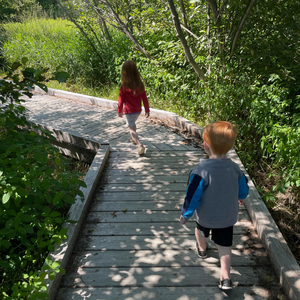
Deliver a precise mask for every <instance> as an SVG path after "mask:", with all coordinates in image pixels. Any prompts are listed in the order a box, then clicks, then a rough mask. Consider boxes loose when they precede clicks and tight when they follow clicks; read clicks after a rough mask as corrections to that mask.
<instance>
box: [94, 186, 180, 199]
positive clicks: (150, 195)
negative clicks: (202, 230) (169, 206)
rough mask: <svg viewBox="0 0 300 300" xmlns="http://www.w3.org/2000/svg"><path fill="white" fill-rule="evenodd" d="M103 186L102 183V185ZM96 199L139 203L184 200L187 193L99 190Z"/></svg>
mask: <svg viewBox="0 0 300 300" xmlns="http://www.w3.org/2000/svg"><path fill="white" fill-rule="evenodd" d="M100 184H101V183H100ZM95 196H96V199H97V200H99V201H116V200H122V201H137V200H145V201H146V200H174V199H175V200H178V199H184V197H185V191H180V192H176V191H160V192H153V191H145V192H141V191H138V192H126V193H122V192H103V191H102V190H99V189H98V190H97V192H96V195H95Z"/></svg>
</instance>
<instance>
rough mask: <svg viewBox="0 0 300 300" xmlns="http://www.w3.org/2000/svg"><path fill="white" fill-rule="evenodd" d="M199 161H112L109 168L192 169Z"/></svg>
mask: <svg viewBox="0 0 300 300" xmlns="http://www.w3.org/2000/svg"><path fill="white" fill-rule="evenodd" d="M155 146H157V144H155ZM196 164H197V163H195V162H193V161H188V162H185V163H183V162H182V163H181V164H176V166H174V164H172V162H168V161H166V162H163V160H161V161H157V162H153V163H152V162H150V161H149V162H146V161H142V162H137V163H133V162H129V163H128V162H126V163H123V164H118V163H117V162H112V163H108V168H112V169H132V168H134V169H143V168H149V169H170V168H176V169H186V170H191V169H192V168H194V167H195V166H196Z"/></svg>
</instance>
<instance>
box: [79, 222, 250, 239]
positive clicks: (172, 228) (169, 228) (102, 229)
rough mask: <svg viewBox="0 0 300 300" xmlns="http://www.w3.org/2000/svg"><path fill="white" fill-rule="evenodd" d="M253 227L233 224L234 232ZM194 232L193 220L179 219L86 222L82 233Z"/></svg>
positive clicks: (128, 234)
mask: <svg viewBox="0 0 300 300" xmlns="http://www.w3.org/2000/svg"><path fill="white" fill-rule="evenodd" d="M104 221H105V220H104ZM249 228H250V229H252V228H253V225H252V223H251V222H250V221H238V222H237V223H236V224H235V226H233V233H234V234H245V233H246V232H247V231H248V230H249ZM194 233H195V222H194V221H190V222H188V223H187V224H186V225H185V226H182V225H181V224H180V222H179V221H177V222H176V221H175V222H173V221H167V222H156V223H134V222H130V223H119V222H118V223H116V222H113V223H109V222H104V223H86V224H85V226H84V228H83V231H82V234H84V235H93V236H96V235H98V236H100V235H102V236H118V235H121V236H136V235H138V236H158V237H159V236H173V235H182V234H192V235H194Z"/></svg>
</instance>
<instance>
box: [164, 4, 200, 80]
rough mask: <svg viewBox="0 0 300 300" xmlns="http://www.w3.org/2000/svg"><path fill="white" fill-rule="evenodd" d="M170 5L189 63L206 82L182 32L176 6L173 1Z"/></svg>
mask: <svg viewBox="0 0 300 300" xmlns="http://www.w3.org/2000/svg"><path fill="white" fill-rule="evenodd" d="M168 4H169V7H170V11H171V15H172V19H173V22H174V25H175V28H176V32H177V36H178V38H179V40H180V42H181V44H182V47H183V50H184V53H185V56H186V58H187V60H188V61H189V63H190V64H191V66H192V67H193V69H194V71H195V72H196V74H197V75H198V77H199V78H200V79H201V80H205V76H204V72H203V71H202V70H201V69H200V67H199V66H198V64H197V63H196V61H195V59H194V58H193V55H192V53H191V51H190V49H189V46H188V44H187V41H186V39H185V37H184V35H183V32H182V30H181V26H180V22H179V18H178V14H177V11H176V8H175V5H174V2H173V0H168Z"/></svg>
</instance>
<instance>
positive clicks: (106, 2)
mask: <svg viewBox="0 0 300 300" xmlns="http://www.w3.org/2000/svg"><path fill="white" fill-rule="evenodd" d="M102 2H105V5H106V6H107V7H108V9H109V10H110V12H111V14H112V15H113V16H114V19H115V21H116V23H118V25H119V26H120V27H119V28H120V30H121V31H122V32H123V33H124V34H125V35H126V36H127V37H128V38H129V39H130V40H131V41H132V42H133V43H134V44H135V46H136V47H137V49H138V50H139V51H140V52H142V53H143V54H144V55H145V56H146V57H148V58H150V59H152V57H151V55H150V54H149V53H148V52H147V51H146V50H145V49H144V48H143V47H142V46H141V44H140V43H139V42H138V41H137V39H136V38H135V37H134V36H133V34H132V33H131V32H130V30H128V28H127V26H126V25H125V24H124V23H123V22H122V20H121V19H120V18H119V16H118V14H117V13H116V12H115V11H114V9H113V8H112V6H111V5H110V3H109V2H108V1H107V0H104V1H102Z"/></svg>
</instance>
